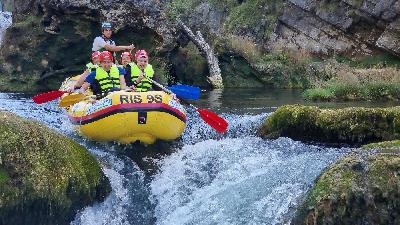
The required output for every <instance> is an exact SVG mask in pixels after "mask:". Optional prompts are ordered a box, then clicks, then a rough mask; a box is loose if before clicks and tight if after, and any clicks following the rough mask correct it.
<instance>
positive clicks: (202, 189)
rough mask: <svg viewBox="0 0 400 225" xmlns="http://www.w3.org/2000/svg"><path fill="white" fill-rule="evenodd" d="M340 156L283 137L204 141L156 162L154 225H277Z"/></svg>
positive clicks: (153, 191) (332, 151) (327, 150)
mask: <svg viewBox="0 0 400 225" xmlns="http://www.w3.org/2000/svg"><path fill="white" fill-rule="evenodd" d="M342 154H343V151H338V150H334V149H322V148H320V147H316V146H309V145H305V144H302V143H300V142H296V141H293V140H291V139H288V138H280V139H278V140H275V141H265V140H262V139H260V138H257V137H242V138H226V139H222V140H219V141H214V140H205V141H202V142H198V143H196V144H194V145H186V146H184V147H183V148H182V149H180V150H179V151H178V152H176V153H174V154H172V155H171V156H169V157H166V158H165V159H163V160H162V161H161V162H160V167H161V169H160V173H159V174H157V175H155V177H154V179H153V181H152V183H151V190H152V200H153V201H154V202H155V204H156V205H157V206H156V210H155V216H156V218H157V224H175V225H178V224H281V223H284V222H285V220H288V218H290V215H291V214H292V213H293V208H294V206H296V204H297V201H298V200H299V199H300V198H301V197H303V194H304V193H305V192H306V191H307V190H308V189H309V188H310V187H311V185H312V184H313V181H314V179H315V178H316V177H317V176H318V175H319V174H320V173H321V171H322V169H324V168H325V167H326V166H327V165H329V164H331V163H332V162H333V161H334V160H336V159H337V158H338V157H340V156H341V155H342Z"/></svg>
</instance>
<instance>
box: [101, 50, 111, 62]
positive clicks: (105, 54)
mask: <svg viewBox="0 0 400 225" xmlns="http://www.w3.org/2000/svg"><path fill="white" fill-rule="evenodd" d="M106 59H108V60H111V61H113V56H112V54H111V52H109V51H103V52H101V54H100V61H104V60H106Z"/></svg>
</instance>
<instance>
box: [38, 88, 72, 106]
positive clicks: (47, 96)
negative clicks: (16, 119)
mask: <svg viewBox="0 0 400 225" xmlns="http://www.w3.org/2000/svg"><path fill="white" fill-rule="evenodd" d="M64 93H67V92H66V91H60V90H57V91H49V92H46V93H41V94H38V95H35V96H33V97H32V100H33V101H34V102H35V103H36V104H42V103H45V102H49V101H52V100H55V99H57V98H59V97H61V96H62V95H63V94H64Z"/></svg>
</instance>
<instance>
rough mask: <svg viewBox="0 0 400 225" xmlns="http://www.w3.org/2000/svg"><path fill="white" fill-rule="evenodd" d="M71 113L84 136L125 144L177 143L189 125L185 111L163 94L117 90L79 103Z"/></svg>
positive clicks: (77, 128) (70, 116) (72, 118)
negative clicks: (159, 141) (99, 97)
mask: <svg viewBox="0 0 400 225" xmlns="http://www.w3.org/2000/svg"><path fill="white" fill-rule="evenodd" d="M67 114H68V118H69V120H70V121H71V122H72V124H74V125H75V127H76V130H77V131H78V132H79V133H80V134H81V135H82V136H84V137H86V138H88V139H91V140H96V141H117V142H120V143H122V144H128V143H132V142H136V141H140V142H141V143H143V144H153V143H154V142H155V141H156V140H157V139H159V140H165V141H171V140H175V139H177V138H178V137H180V136H181V134H182V133H183V131H184V129H185V126H186V111H185V109H184V108H183V106H182V105H181V104H180V103H178V102H177V101H176V100H174V99H172V97H171V96H170V95H169V94H167V93H165V92H163V91H148V92H127V91H115V92H111V93H109V94H108V95H107V96H106V97H104V98H102V99H100V100H96V99H95V98H94V97H92V98H87V99H85V100H83V101H81V102H78V103H76V104H74V105H72V106H70V107H68V108H67Z"/></svg>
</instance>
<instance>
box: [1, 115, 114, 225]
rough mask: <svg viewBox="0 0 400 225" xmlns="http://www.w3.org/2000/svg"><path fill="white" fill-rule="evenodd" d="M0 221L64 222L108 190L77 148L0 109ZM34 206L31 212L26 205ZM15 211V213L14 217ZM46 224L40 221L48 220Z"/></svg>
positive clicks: (93, 165)
mask: <svg viewBox="0 0 400 225" xmlns="http://www.w3.org/2000/svg"><path fill="white" fill-rule="evenodd" d="M0 151H1V160H2V167H3V168H5V170H6V172H7V173H8V174H9V177H10V178H11V179H10V180H9V181H8V182H5V183H2V184H3V185H2V186H1V188H0V189H1V192H2V194H1V195H0V202H1V205H2V207H1V208H0V219H1V221H11V222H13V223H17V221H19V219H20V218H18V217H16V215H21V216H22V217H23V218H30V217H31V216H33V215H37V217H36V218H35V217H34V218H30V219H31V220H32V221H33V222H34V221H36V222H37V223H40V222H39V221H42V222H41V223H42V224H45V222H43V221H48V222H50V221H59V222H61V223H64V222H62V221H67V220H69V219H71V217H72V216H73V215H74V213H75V212H76V210H78V209H80V208H82V207H84V206H86V205H88V204H90V203H92V202H93V201H95V200H100V199H102V198H104V197H105V196H104V195H105V194H106V193H108V192H109V191H110V186H109V184H108V183H107V182H106V181H107V179H106V178H105V177H104V174H103V173H102V171H101V169H100V167H99V165H98V163H97V162H96V160H95V159H94V158H93V156H91V155H90V154H89V153H88V152H87V151H86V150H85V149H84V148H83V147H82V146H80V145H79V144H77V143H76V142H74V141H72V140H70V139H68V138H66V137H63V136H62V135H60V134H57V133H56V132H54V131H52V130H50V129H48V128H46V127H45V126H43V125H40V124H38V123H35V122H31V121H28V120H25V119H21V118H18V117H16V116H14V115H12V114H10V113H5V112H0ZM36 204H40V205H42V207H41V208H38V209H37V210H35V209H31V208H30V207H32V206H34V205H36ZM14 214H15V215H14ZM48 222H46V223H48Z"/></svg>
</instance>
